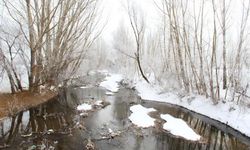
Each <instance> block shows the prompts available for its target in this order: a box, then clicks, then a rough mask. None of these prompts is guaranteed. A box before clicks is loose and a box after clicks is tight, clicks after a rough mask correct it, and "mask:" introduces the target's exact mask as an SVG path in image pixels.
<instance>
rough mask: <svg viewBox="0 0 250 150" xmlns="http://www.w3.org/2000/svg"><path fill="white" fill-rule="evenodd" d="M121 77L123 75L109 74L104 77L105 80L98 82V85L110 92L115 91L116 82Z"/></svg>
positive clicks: (116, 87)
mask: <svg viewBox="0 0 250 150" xmlns="http://www.w3.org/2000/svg"><path fill="white" fill-rule="evenodd" d="M122 79H123V77H122V76H121V75H120V74H110V76H107V77H106V78H105V81H103V82H101V83H100V86H101V87H104V88H106V89H107V90H109V91H111V92H117V91H118V90H119V85H118V82H120V81H121V80H122Z"/></svg>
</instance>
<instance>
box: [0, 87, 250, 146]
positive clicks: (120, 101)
mask: <svg viewBox="0 0 250 150" xmlns="http://www.w3.org/2000/svg"><path fill="white" fill-rule="evenodd" d="M100 99H101V100H106V101H109V102H110V103H111V105H109V106H107V107H106V108H104V109H101V110H97V111H95V112H91V113H90V115H89V117H87V118H82V117H80V116H79V112H77V111H75V110H74V108H76V106H77V105H78V104H80V103H83V102H84V101H94V100H100ZM134 103H142V105H144V106H145V107H154V108H156V109H157V110H158V112H155V113H152V114H150V115H151V116H152V117H154V118H157V119H158V120H160V121H159V122H161V123H162V120H161V119H160V117H159V116H160V114H166V113H168V114H171V115H173V116H175V117H178V118H182V119H183V120H185V121H186V122H187V123H188V124H189V125H190V127H192V128H193V129H194V130H195V131H196V132H197V133H199V134H200V135H202V137H203V139H202V141H200V142H192V141H187V140H185V139H182V138H177V137H174V136H172V135H171V134H169V133H168V132H166V131H164V130H163V129H162V127H161V125H160V124H161V123H159V125H158V126H157V127H156V128H149V129H139V128H136V127H134V126H133V125H132V124H131V123H130V122H129V120H128V116H129V115H130V111H129V107H130V106H131V105H133V104H134ZM142 119H143V118H142ZM79 124H82V125H84V126H85V127H86V130H83V129H82V128H79V127H78V126H79ZM109 128H110V129H112V130H113V131H120V132H121V133H122V134H121V135H120V136H117V137H115V138H114V139H110V140H102V139H101V137H102V135H103V134H104V133H107V132H108V129H109ZM0 133H1V135H0V145H2V146H8V145H9V146H10V147H8V148H9V149H20V148H21V149H28V148H33V149H49V148H54V149H65V150H68V149H84V148H85V145H86V141H87V140H88V139H89V138H90V139H92V141H94V142H95V144H96V147H97V148H98V149H104V150H106V149H113V150H121V149H124V150H125V149H126V150H151V149H157V150H165V149H166V150H200V149H205V150H224V149H230V150H231V149H232V150H233V149H239V150H245V149H249V145H250V144H249V141H250V140H249V139H248V138H246V137H244V136H242V135H240V134H239V133H237V132H235V131H234V130H232V129H230V128H227V127H226V126H225V125H222V124H220V123H217V122H215V121H213V120H210V119H208V118H206V117H202V116H199V115H197V114H194V113H191V112H188V111H186V110H184V109H181V108H178V107H173V106H169V105H166V104H162V103H156V102H148V101H142V102H141V100H140V99H139V98H138V96H137V95H136V94H135V93H134V91H132V90H128V89H124V88H122V89H121V90H119V92H118V93H116V94H115V95H114V96H106V95H105V91H104V90H103V89H101V88H96V87H94V88H89V89H80V88H71V89H67V90H66V91H65V93H64V94H63V95H61V97H60V98H59V100H55V101H51V102H48V103H47V104H44V105H41V106H39V107H36V108H32V109H29V110H28V111H25V112H21V113H19V114H18V115H17V116H14V117H12V118H8V119H5V120H4V121H3V122H1V123H0Z"/></svg>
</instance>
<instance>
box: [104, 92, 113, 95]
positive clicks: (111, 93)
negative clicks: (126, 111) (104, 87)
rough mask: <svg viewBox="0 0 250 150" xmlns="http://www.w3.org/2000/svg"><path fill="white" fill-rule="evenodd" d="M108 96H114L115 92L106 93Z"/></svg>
mask: <svg viewBox="0 0 250 150" xmlns="http://www.w3.org/2000/svg"><path fill="white" fill-rule="evenodd" d="M106 95H108V96H112V95H114V93H113V92H106Z"/></svg>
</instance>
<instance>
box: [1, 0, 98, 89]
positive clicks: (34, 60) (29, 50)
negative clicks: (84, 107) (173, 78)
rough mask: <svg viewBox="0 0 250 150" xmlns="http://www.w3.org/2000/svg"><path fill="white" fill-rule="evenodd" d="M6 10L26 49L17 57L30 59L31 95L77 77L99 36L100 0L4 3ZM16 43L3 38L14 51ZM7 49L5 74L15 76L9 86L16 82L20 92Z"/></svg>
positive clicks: (39, 0) (29, 0)
mask: <svg viewBox="0 0 250 150" xmlns="http://www.w3.org/2000/svg"><path fill="white" fill-rule="evenodd" d="M4 7H5V8H6V9H7V13H8V14H9V15H10V16H11V18H12V20H13V21H14V22H15V23H16V26H17V27H18V28H19V29H20V33H19V34H21V35H22V36H20V37H22V38H23V39H22V40H23V42H24V43H25V45H26V46H23V47H22V48H21V50H15V53H16V55H19V56H20V58H22V59H23V60H24V59H25V60H26V59H27V58H24V57H25V55H27V56H28V64H27V74H28V81H29V90H30V91H38V90H39V86H40V85H44V84H46V85H47V86H52V85H57V84H59V83H60V82H61V81H63V80H65V79H67V78H68V77H70V76H71V75H72V74H73V73H75V72H76V71H77V69H78V67H79V65H80V64H81V62H82V60H83V58H84V55H85V53H86V50H87V49H88V47H89V46H90V45H91V44H92V42H93V40H94V39H95V38H96V36H97V35H98V34H99V33H98V31H95V32H94V31H93V30H94V28H95V27H96V25H97V23H98V22H97V21H96V12H97V0H52V1H51V0H23V1H19V2H15V3H14V2H13V1H8V0H4ZM8 34H10V33H8ZM14 37H15V36H14ZM17 38H18V37H17ZM14 39H15V38H14ZM14 39H13V40H12V41H9V39H4V38H2V41H4V42H5V45H7V47H9V48H12V46H13V45H15V46H16V45H17V43H15V40H14ZM5 48H6V46H2V51H1V53H2V55H3V57H4V58H6V59H5V61H4V62H5V65H4V68H5V70H6V72H9V71H8V70H10V69H11V70H12V73H8V75H11V76H12V77H9V79H10V82H12V81H11V80H16V84H17V87H20V88H21V85H19V81H17V78H18V77H17V75H16V74H15V69H14V68H13V64H12V59H13V56H10V57H6V55H12V53H11V52H12V51H6V50H5ZM17 51H18V53H17ZM7 58H8V59H7ZM7 60H8V61H7ZM7 66H9V67H7ZM11 78H13V79H11ZM14 91H16V90H13V92H14Z"/></svg>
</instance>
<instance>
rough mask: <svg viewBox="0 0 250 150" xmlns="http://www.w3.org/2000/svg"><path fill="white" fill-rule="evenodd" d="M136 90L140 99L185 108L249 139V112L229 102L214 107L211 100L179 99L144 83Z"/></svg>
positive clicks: (190, 97) (138, 84) (197, 98)
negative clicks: (225, 125)
mask: <svg viewBox="0 0 250 150" xmlns="http://www.w3.org/2000/svg"><path fill="white" fill-rule="evenodd" d="M136 89H137V91H138V92H139V95H140V96H141V98H142V99H145V100H152V101H159V102H166V103H170V104H175V105H178V106H182V107H185V108H187V109H189V110H192V111H194V112H197V113H200V114H202V115H205V116H208V117H210V118H212V119H215V120H218V121H220V122H222V123H225V124H227V125H229V126H231V127H232V128H234V129H236V130H238V131H240V132H241V133H243V134H245V135H247V136H249V137H250V124H249V122H250V110H249V109H247V108H243V107H240V106H238V105H235V104H233V103H230V102H226V103H222V102H219V103H218V104H217V105H214V104H213V103H212V100H211V99H207V98H205V97H204V96H199V95H191V96H190V95H189V96H185V97H183V98H180V97H178V96H177V95H175V94H173V93H162V91H161V90H160V88H159V87H157V86H152V85H150V84H147V83H146V82H144V81H139V82H137V83H136ZM232 108H233V109H232Z"/></svg>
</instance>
